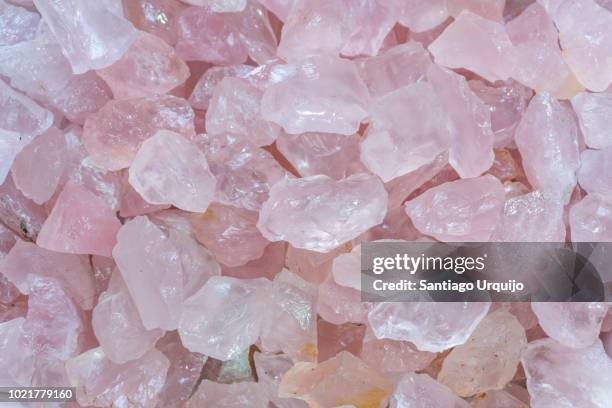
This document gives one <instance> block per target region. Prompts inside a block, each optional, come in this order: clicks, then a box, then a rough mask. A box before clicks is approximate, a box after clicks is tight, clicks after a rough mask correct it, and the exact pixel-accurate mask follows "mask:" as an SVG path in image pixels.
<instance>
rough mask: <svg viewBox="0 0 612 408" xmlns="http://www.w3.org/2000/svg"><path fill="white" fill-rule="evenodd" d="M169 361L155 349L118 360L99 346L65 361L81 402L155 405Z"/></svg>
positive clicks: (84, 403) (98, 404)
mask: <svg viewBox="0 0 612 408" xmlns="http://www.w3.org/2000/svg"><path fill="white" fill-rule="evenodd" d="M169 366H170V362H169V361H168V359H167V358H166V356H164V355H163V354H162V353H161V352H160V351H158V350H156V349H152V350H150V351H148V352H147V353H146V354H145V355H144V356H142V357H140V358H139V359H137V360H132V361H129V362H127V363H124V364H116V363H113V362H112V361H111V360H109V359H108V357H106V355H105V354H104V351H102V349H101V348H100V347H98V348H94V349H91V350H89V351H86V352H85V353H83V354H81V355H79V356H76V357H74V358H73V359H71V360H68V361H67V362H66V371H67V373H68V378H69V380H70V383H71V384H72V385H74V386H76V390H77V391H76V397H77V401H78V402H79V404H81V405H84V406H94V407H109V406H117V407H119V406H125V407H130V406H138V407H142V408H155V406H156V405H157V400H158V396H159V393H160V391H161V389H162V387H163V385H164V382H165V380H166V373H167V371H168V367H169Z"/></svg>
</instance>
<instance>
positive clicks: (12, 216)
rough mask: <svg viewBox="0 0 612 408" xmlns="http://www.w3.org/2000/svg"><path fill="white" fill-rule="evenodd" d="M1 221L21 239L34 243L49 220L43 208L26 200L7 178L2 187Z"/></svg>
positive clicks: (0, 191)
mask: <svg viewBox="0 0 612 408" xmlns="http://www.w3.org/2000/svg"><path fill="white" fill-rule="evenodd" d="M0 193H1V194H0V220H1V221H2V223H3V224H4V225H6V226H7V227H8V228H10V229H11V230H12V231H13V232H15V233H16V234H17V235H19V236H20V237H22V238H24V239H27V240H30V241H33V240H36V236H37V235H38V232H39V231H40V228H41V226H42V224H43V222H44V221H45V219H46V218H47V212H46V211H45V210H44V208H42V207H41V206H39V205H37V204H36V203H34V202H33V201H31V200H29V199H28V198H26V197H25V196H24V195H23V194H22V193H21V191H19V189H17V187H16V186H15V183H13V178H12V177H7V178H6V180H5V181H4V183H3V184H2V185H0Z"/></svg>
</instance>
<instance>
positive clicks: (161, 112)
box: [83, 95, 195, 171]
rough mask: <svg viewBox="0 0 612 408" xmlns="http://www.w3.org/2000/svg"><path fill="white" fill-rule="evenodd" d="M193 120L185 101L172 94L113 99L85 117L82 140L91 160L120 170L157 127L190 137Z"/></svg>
mask: <svg viewBox="0 0 612 408" xmlns="http://www.w3.org/2000/svg"><path fill="white" fill-rule="evenodd" d="M193 120H194V113H193V110H192V109H191V107H190V106H189V104H188V103H187V101H185V100H183V99H180V98H176V97H174V96H169V95H164V96H156V97H151V98H142V99H140V98H137V99H128V100H121V101H114V100H113V101H109V102H108V103H107V104H106V105H104V107H102V109H100V110H99V111H98V112H96V113H94V114H92V115H90V116H89V117H88V118H87V120H86V121H85V126H84V128H83V144H84V145H85V148H86V149H87V151H88V152H89V154H90V155H91V158H92V160H93V162H94V164H96V165H97V166H99V167H101V168H103V169H108V170H113V171H115V170H120V169H123V168H126V167H129V165H130V164H131V162H132V160H133V159H134V156H136V152H137V151H138V148H139V147H140V145H141V143H142V142H144V141H145V140H146V139H148V138H150V137H151V136H153V135H154V134H155V133H157V132H158V131H159V130H170V131H173V132H176V133H179V134H181V135H183V136H186V137H191V136H192V135H193V134H195V129H194V123H193Z"/></svg>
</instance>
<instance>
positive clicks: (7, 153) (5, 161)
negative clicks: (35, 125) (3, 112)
mask: <svg viewBox="0 0 612 408" xmlns="http://www.w3.org/2000/svg"><path fill="white" fill-rule="evenodd" d="M22 139H23V137H22V136H21V135H20V134H19V133H16V132H10V131H6V130H2V129H0V158H1V159H2V161H1V162H0V182H2V183H4V181H5V180H6V178H7V176H8V174H9V172H10V170H11V166H12V165H13V162H14V161H15V159H16V158H17V156H18V155H19V152H21V151H22V150H23V148H24V146H25V143H24V141H23V140H22Z"/></svg>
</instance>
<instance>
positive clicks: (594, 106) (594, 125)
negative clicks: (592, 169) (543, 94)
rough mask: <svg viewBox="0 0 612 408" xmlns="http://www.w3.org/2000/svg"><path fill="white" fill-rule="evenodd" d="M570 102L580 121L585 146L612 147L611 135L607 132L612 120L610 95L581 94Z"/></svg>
mask: <svg viewBox="0 0 612 408" xmlns="http://www.w3.org/2000/svg"><path fill="white" fill-rule="evenodd" d="M571 102H572V107H573V108H574V111H575V112H576V114H578V118H579V119H580V129H581V130H582V134H583V135H584V142H585V143H586V145H587V146H588V147H590V148H593V149H603V148H606V147H610V146H612V135H610V133H609V132H608V128H609V123H610V120H612V94H609V93H591V92H581V93H579V94H577V95H576V96H574V97H573V98H572V99H571Z"/></svg>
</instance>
